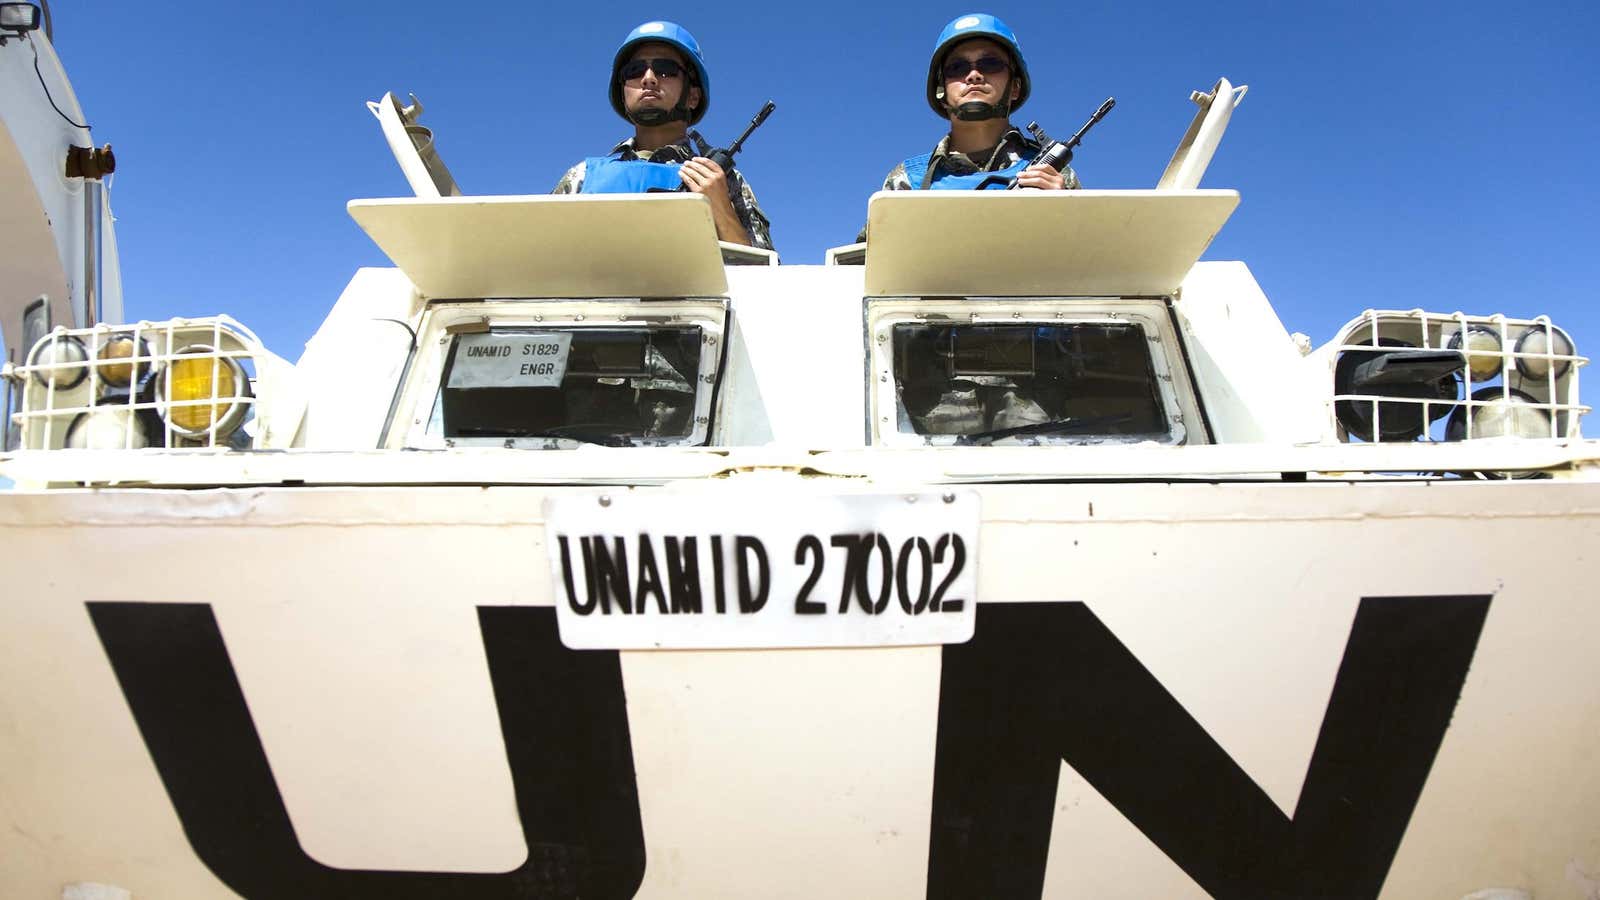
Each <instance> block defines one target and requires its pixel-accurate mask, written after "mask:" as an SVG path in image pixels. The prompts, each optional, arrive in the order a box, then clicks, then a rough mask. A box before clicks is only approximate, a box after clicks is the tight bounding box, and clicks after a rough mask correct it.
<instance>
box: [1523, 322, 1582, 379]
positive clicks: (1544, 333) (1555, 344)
mask: <svg viewBox="0 0 1600 900" xmlns="http://www.w3.org/2000/svg"><path fill="white" fill-rule="evenodd" d="M1516 353H1517V371H1518V372H1521V373H1522V376H1523V377H1524V378H1534V379H1538V380H1540V381H1543V380H1545V379H1546V378H1549V377H1550V374H1551V373H1552V372H1554V373H1555V377H1557V378H1560V377H1562V376H1564V375H1566V374H1567V370H1568V369H1569V368H1571V367H1572V358H1571V357H1572V339H1571V338H1569V337H1567V334H1566V332H1564V331H1561V330H1560V329H1554V330H1552V329H1551V328H1549V327H1548V326H1545V325H1534V326H1533V327H1531V328H1529V329H1528V330H1527V331H1525V332H1523V334H1522V337H1520V338H1518V339H1517V351H1516Z"/></svg>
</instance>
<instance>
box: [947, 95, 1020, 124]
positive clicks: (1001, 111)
mask: <svg viewBox="0 0 1600 900" xmlns="http://www.w3.org/2000/svg"><path fill="white" fill-rule="evenodd" d="M1009 115H1011V104H1010V103H999V104H996V103H985V102H983V101H982V100H969V101H967V102H966V103H963V104H961V105H960V106H958V107H956V118H958V119H960V120H961V121H963V122H982V121H984V120H985V119H1004V118H1006V117H1007V116H1009Z"/></svg>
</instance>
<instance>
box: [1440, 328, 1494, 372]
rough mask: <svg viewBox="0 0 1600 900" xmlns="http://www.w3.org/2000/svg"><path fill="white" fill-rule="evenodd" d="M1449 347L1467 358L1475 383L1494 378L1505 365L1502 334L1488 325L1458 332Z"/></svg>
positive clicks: (1451, 338) (1451, 337) (1452, 337)
mask: <svg viewBox="0 0 1600 900" xmlns="http://www.w3.org/2000/svg"><path fill="white" fill-rule="evenodd" d="M1463 336H1465V337H1464V338H1463ZM1449 347H1450V349H1451V350H1459V351H1461V352H1462V354H1464V355H1465V356H1466V358H1467V370H1468V371H1470V372H1471V373H1472V380H1473V381H1488V380H1490V379H1492V378H1494V377H1495V376H1496V375H1499V374H1500V369H1501V367H1502V366H1503V365H1504V364H1505V354H1504V352H1502V350H1501V348H1500V332H1498V331H1496V330H1495V329H1494V328H1492V327H1490V326H1488V325H1469V326H1467V327H1466V328H1464V329H1462V330H1460V331H1457V332H1456V333H1455V334H1453V335H1451V336H1450V344H1449Z"/></svg>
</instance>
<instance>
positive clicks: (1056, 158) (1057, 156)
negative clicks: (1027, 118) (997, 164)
mask: <svg viewBox="0 0 1600 900" xmlns="http://www.w3.org/2000/svg"><path fill="white" fill-rule="evenodd" d="M1116 105H1117V98H1115V97H1107V98H1106V102H1104V103H1102V104H1100V108H1099V109H1097V110H1095V111H1094V115H1092V116H1090V117H1089V121H1087V122H1085V123H1083V127H1082V128H1079V129H1078V133H1077V134H1074V135H1073V136H1072V137H1070V138H1067V140H1066V141H1065V142H1062V141H1057V140H1054V139H1052V138H1051V137H1050V135H1048V134H1045V133H1044V129H1043V128H1040V127H1039V123H1038V122H1029V123H1028V131H1029V133H1031V134H1032V135H1033V139H1034V140H1036V141H1038V142H1039V145H1040V146H1041V147H1044V148H1045V149H1044V152H1043V153H1040V154H1039V155H1038V156H1036V157H1034V158H1033V162H1031V163H1029V164H1028V167H1029V168H1031V167H1033V166H1049V167H1050V168H1052V169H1055V170H1056V171H1057V172H1059V171H1061V170H1062V169H1065V168H1066V167H1067V164H1068V163H1071V162H1072V153H1073V151H1074V150H1076V149H1078V145H1079V144H1081V143H1083V136H1084V135H1086V134H1088V133H1089V129H1091V128H1093V127H1094V126H1095V125H1098V124H1099V123H1100V120H1101V119H1104V118H1105V117H1106V113H1108V112H1111V108H1112V107H1114V106H1116ZM1021 177H1022V176H1021V175H1018V176H1016V177H1014V178H1010V179H1008V178H1006V177H1005V176H1004V175H990V176H989V177H988V178H985V179H984V180H983V181H982V182H980V183H979V184H978V187H977V190H980V191H981V190H984V189H986V188H988V186H989V185H991V184H1000V183H1002V182H1004V184H1005V186H1006V190H1008V191H1014V190H1016V189H1017V188H1018V187H1020V186H1021V185H1020V184H1018V179H1020V178H1021Z"/></svg>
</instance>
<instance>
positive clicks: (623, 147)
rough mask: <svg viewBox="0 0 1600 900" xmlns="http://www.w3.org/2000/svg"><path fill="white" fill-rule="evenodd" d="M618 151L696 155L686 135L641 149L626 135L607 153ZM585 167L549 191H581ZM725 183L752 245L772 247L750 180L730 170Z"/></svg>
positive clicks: (665, 159) (626, 155) (678, 158)
mask: <svg viewBox="0 0 1600 900" xmlns="http://www.w3.org/2000/svg"><path fill="white" fill-rule="evenodd" d="M617 153H620V154H621V157H620V158H621V159H624V160H634V159H647V160H652V161H654V162H661V163H675V162H687V161H689V160H691V159H693V158H694V157H696V156H698V155H699V154H697V153H695V152H694V150H692V149H690V147H689V140H688V138H687V137H685V138H684V139H683V140H682V141H679V142H678V143H676V144H669V145H667V146H665V147H658V148H656V149H655V150H643V151H638V150H634V149H633V138H628V139H627V140H625V141H622V142H621V143H619V144H617V145H616V146H615V147H612V148H611V150H610V153H608V154H607V155H608V156H609V155H611V154H617ZM584 168H585V166H584V164H583V163H581V162H580V163H578V164H577V165H575V166H573V167H572V168H570V169H568V170H567V173H566V174H565V175H562V176H561V180H560V181H558V182H556V187H555V190H553V191H551V192H550V193H552V194H576V193H580V192H581V191H582V190H583V176H584ZM728 182H729V185H728V186H729V188H730V191H729V193H730V195H732V194H733V191H734V190H737V192H738V193H737V196H730V197H729V199H731V200H733V211H734V212H735V213H737V214H738V216H739V221H741V222H743V223H744V230H745V232H746V233H748V234H749V235H750V244H751V246H754V247H756V248H757V249H760V250H771V249H772V233H771V224H770V223H769V222H768V220H767V216H766V213H763V212H762V211H761V206H760V205H759V204H757V203H756V193H755V191H752V190H751V189H750V183H749V182H747V181H745V180H744V175H743V174H741V173H740V172H739V170H738V169H735V170H733V174H731V175H729V176H728Z"/></svg>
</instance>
